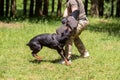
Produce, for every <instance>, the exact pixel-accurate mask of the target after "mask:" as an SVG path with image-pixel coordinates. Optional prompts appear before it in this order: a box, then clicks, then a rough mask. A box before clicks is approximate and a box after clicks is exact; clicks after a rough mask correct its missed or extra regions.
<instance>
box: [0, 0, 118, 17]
mask: <svg viewBox="0 0 120 80" xmlns="http://www.w3.org/2000/svg"><path fill="white" fill-rule="evenodd" d="M65 1H66V0H23V1H22V3H21V4H20V5H22V10H21V12H22V16H29V17H34V16H36V17H38V16H53V15H56V17H60V16H62V13H63V12H62V11H63V10H64V8H65ZM83 2H84V5H85V11H86V14H87V15H88V16H95V17H104V16H105V17H120V0H83ZM16 3H19V0H0V17H16V15H17V14H19V12H17V6H18V5H17V4H16ZM27 7H28V8H29V9H28V8H27Z"/></svg>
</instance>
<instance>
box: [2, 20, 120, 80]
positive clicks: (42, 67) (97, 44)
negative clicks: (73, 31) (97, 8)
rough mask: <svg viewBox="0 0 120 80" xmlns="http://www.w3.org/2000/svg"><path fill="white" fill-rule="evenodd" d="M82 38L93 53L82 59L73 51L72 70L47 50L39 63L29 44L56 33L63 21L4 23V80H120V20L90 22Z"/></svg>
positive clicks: (40, 53)
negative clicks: (32, 54) (34, 39)
mask: <svg viewBox="0 0 120 80" xmlns="http://www.w3.org/2000/svg"><path fill="white" fill-rule="evenodd" d="M89 20H90V25H89V26H88V28H87V30H85V31H84V32H83V33H82V34H81V36H80V38H81V39H82V41H83V42H84V44H85V46H86V48H87V49H88V50H89V52H90V57H89V58H87V59H84V58H79V56H80V55H79V53H78V51H77V49H76V48H75V47H73V55H72V64H71V66H66V65H61V64H59V63H58V62H59V60H60V56H59V55H58V53H57V52H56V51H55V50H51V49H49V48H43V49H42V50H41V52H39V53H38V55H40V56H41V57H42V58H43V61H42V62H37V61H35V59H34V58H33V57H32V56H31V54H30V53H31V51H30V49H29V48H28V47H27V46H26V43H27V42H28V41H29V40H30V39H31V38H32V37H33V36H35V35H38V34H41V33H54V32H55V29H56V28H57V27H59V26H60V25H61V24H60V20H53V21H49V20H44V21H42V20H39V21H37V20H32V21H31V20H28V19H26V20H23V21H22V20H21V21H12V22H9V23H6V22H5V21H4V22H0V80H120V20H119V19H98V18H97V19H95V18H90V19H89Z"/></svg>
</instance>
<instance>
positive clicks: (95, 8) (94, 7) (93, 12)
mask: <svg viewBox="0 0 120 80" xmlns="http://www.w3.org/2000/svg"><path fill="white" fill-rule="evenodd" d="M90 14H91V16H98V15H99V11H98V0H91V10H90Z"/></svg>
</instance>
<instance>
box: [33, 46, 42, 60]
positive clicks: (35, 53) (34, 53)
mask: <svg viewBox="0 0 120 80" xmlns="http://www.w3.org/2000/svg"><path fill="white" fill-rule="evenodd" d="M41 49H42V46H41V47H40V48H39V49H38V50H33V52H32V56H33V57H35V58H36V59H37V60H39V61H40V60H42V58H41V57H39V56H38V55H37V53H38V52H39V51H40V50H41Z"/></svg>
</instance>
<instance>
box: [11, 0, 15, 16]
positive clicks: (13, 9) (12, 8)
mask: <svg viewBox="0 0 120 80" xmlns="http://www.w3.org/2000/svg"><path fill="white" fill-rule="evenodd" d="M16 12H17V11H16V0H11V10H10V17H15V16H16Z"/></svg>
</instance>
